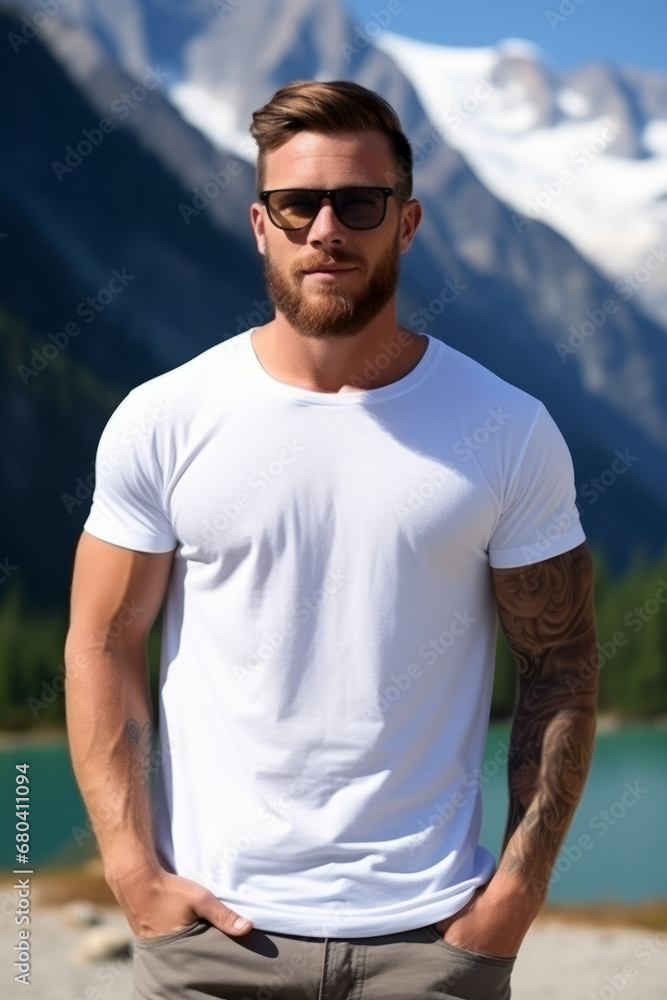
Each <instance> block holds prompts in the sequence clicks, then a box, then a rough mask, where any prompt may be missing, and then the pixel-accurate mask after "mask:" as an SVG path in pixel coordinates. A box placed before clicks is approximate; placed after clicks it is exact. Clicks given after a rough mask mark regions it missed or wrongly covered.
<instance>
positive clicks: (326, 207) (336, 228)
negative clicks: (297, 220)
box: [308, 198, 346, 246]
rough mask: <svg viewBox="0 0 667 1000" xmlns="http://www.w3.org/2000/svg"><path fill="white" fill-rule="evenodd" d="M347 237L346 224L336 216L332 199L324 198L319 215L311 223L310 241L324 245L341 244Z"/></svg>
mask: <svg viewBox="0 0 667 1000" xmlns="http://www.w3.org/2000/svg"><path fill="white" fill-rule="evenodd" d="M345 239H346V234H345V226H344V225H343V223H342V222H341V221H340V219H338V218H336V213H335V212H334V210H333V205H332V204H331V199H330V198H323V199H322V201H321V202H320V208H319V211H318V213H317V215H316V216H315V218H314V219H313V221H312V222H311V223H310V228H309V230H308V242H309V243H315V244H318V245H324V246H327V245H332V246H333V245H336V246H340V245H341V244H343V243H344V242H345Z"/></svg>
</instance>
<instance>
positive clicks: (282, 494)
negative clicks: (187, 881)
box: [85, 328, 585, 937]
mask: <svg viewBox="0 0 667 1000" xmlns="http://www.w3.org/2000/svg"><path fill="white" fill-rule="evenodd" d="M253 329H254V328H253ZM251 333H252V330H246V331H244V332H243V333H241V334H238V335H237V336H235V337H232V338H231V339H229V340H226V341H224V342H223V343H221V344H218V345H216V346H215V347H213V348H211V349H210V350H207V351H205V352H204V353H203V354H200V355H199V356H198V357H195V358H194V359H193V360H191V361H189V362H187V363H186V364H184V365H181V366H180V367H179V368H176V369H174V370H173V371H170V372H167V373H165V374H164V375H160V376H158V377H157V378H154V379H151V380H150V381H148V382H145V383H143V384H142V385H140V386H138V387H137V388H136V389H133V390H132V391H131V392H130V393H129V395H128V396H127V397H126V398H125V399H124V400H123V402H122V403H121V404H120V405H119V406H118V408H117V409H116V411H115V412H114V413H113V415H112V416H111V418H110V420H109V422H108V424H107V426H106V428H105V430H104V432H103V434H102V437H101V440H100V444H99V449H98V454H97V466H96V469H97V481H96V488H95V493H94V497H93V504H92V509H91V512H90V515H89V517H88V520H87V521H86V523H85V529H86V531H88V532H90V533H91V534H93V535H96V536H97V537H98V538H101V539H103V540H105V541H107V542H112V543H113V544H115V545H120V546H124V547H127V548H131V549H138V550H144V551H150V552H160V551H166V550H170V549H174V548H175V549H176V552H175V560H174V569H173V573H172V576H171V578H170V582H169V587H168V593H167V596H166V601H165V608H164V614H163V632H162V651H161V665H160V706H159V710H160V741H161V755H160V756H161V761H160V767H159V771H158V775H157V781H156V788H155V802H154V809H155V817H156V849H157V852H158V857H159V858H160V859H161V861H162V863H163V864H164V865H165V866H166V867H168V868H169V869H170V870H172V871H175V872H176V873H177V874H179V875H183V876H185V877H187V878H191V879H193V880H195V881H197V882H200V883H202V884H204V885H206V886H207V887H208V888H209V889H210V890H211V891H212V892H213V893H214V894H215V895H216V896H218V897H219V898H220V899H221V900H222V901H223V902H225V903H227V904H229V905H230V906H231V907H232V908H233V909H234V910H236V911H238V912H239V913H240V914H242V915H243V916H247V917H249V918H250V919H251V920H253V921H254V924H255V926H256V927H257V928H259V929H262V930H267V931H276V932H282V933H287V934H303V935H312V936H316V937H363V936H366V935H379V934H389V933H395V932H399V931H402V930H412V929H414V928H416V927H422V926H425V925H426V924H430V923H434V922H435V921H437V920H441V919H444V918H445V917H448V916H450V915H452V914H454V913H456V912H457V911H458V910H459V909H460V908H461V907H462V906H464V905H465V904H466V903H467V902H468V900H469V899H470V898H471V896H472V894H473V892H474V890H475V888H476V887H477V886H479V885H481V884H482V883H484V882H485V881H486V880H487V879H488V878H489V877H490V876H491V874H492V873H493V871H494V868H495V860H494V858H493V856H492V854H491V853H490V852H489V851H488V850H486V849H485V848H483V847H481V846H479V844H478V838H479V832H480V824H481V796H480V787H479V786H480V782H479V776H480V770H481V767H482V765H483V759H484V749H485V740H486V736H487V731H488V721H489V707H490V700H491V690H492V682H493V669H494V651H495V639H496V626H497V615H496V606H495V601H494V597H493V591H492V586H491V570H490V566H493V567H512V566H521V565H525V564H529V563H535V562H539V561H540V560H543V559H548V558H550V557H552V556H555V555H558V554H560V553H562V552H565V551H567V550H569V549H572V548H574V547H575V546H577V545H579V544H580V543H581V542H583V541H584V539H585V536H584V533H583V530H582V528H581V525H580V522H579V516H578V511H577V507H576V504H575V487H574V477H573V469H572V462H571V459H570V454H569V451H568V448H567V446H566V444H565V442H564V440H563V437H562V435H561V433H560V431H559V430H558V428H557V427H556V425H555V423H554V422H553V420H552V419H551V417H550V416H549V414H548V413H547V411H546V409H545V408H544V406H543V405H542V403H540V402H539V401H538V400H536V399H534V398H533V397H532V396H530V395H528V394H527V393H525V392H523V391H521V390H520V389H517V388H515V387H514V386H512V385H509V384H508V383H506V382H504V381H502V380H501V379H500V378H498V377H497V376H495V375H493V374H492V373H491V372H489V371H487V369H485V368H483V367H482V366H481V365H479V364H477V363H476V362H474V361H472V360H471V359H470V358H468V357H466V356H465V355H463V354H460V353H459V352H458V351H455V350H454V349H453V348H451V347H448V346H447V345H445V344H444V343H443V342H442V341H440V340H438V339H436V338H435V337H432V336H431V335H428V334H427V335H426V336H427V337H428V346H427V349H426V352H425V354H424V355H423V356H422V358H421V359H420V361H419V362H418V363H417V365H416V366H415V367H414V368H413V369H412V370H411V371H410V372H408V374H407V375H405V376H404V377H403V378H401V379H399V380H398V381H396V382H393V383H391V384H390V385H385V386H381V387H379V388H376V389H369V390H366V391H361V392H356V391H352V392H343V393H326V392H318V391H314V390H310V389H305V388H299V387H297V386H293V385H290V384H288V383H286V382H281V381H279V380H278V379H276V378H274V377H273V376H271V375H269V373H268V372H267V371H266V370H265V369H264V368H263V367H262V365H261V364H260V361H259V359H258V357H257V355H256V353H255V350H254V347H253V345H252V342H251ZM396 346H397V345H395V344H394V345H393V349H395V348H396ZM387 347H388V349H389V348H392V345H387ZM399 349H400V348H399ZM387 362H388V356H387V355H386V354H380V355H378V357H377V358H374V359H373V363H374V364H375V365H376V366H377V367H378V368H379V369H381V368H382V367H386V365H387Z"/></svg>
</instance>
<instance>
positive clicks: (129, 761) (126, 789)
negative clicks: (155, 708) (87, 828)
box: [65, 638, 158, 878]
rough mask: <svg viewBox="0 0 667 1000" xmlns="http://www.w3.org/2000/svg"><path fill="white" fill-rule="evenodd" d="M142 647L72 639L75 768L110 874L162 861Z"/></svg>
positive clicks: (68, 684)
mask: <svg viewBox="0 0 667 1000" xmlns="http://www.w3.org/2000/svg"><path fill="white" fill-rule="evenodd" d="M139 661H141V662H139ZM137 677H142V678H145V677H146V658H145V653H143V651H142V652H141V653H139V652H133V653H127V652H126V653H125V654H124V655H122V656H121V654H120V653H119V652H118V651H114V652H113V653H109V652H106V653H97V652H93V651H91V650H90V649H89V648H86V641H85V640H80V641H77V640H76V639H75V638H74V639H71V640H69V639H68V647H67V649H66V672H65V693H66V719H67V732H68V739H69V746H70V754H71V759H72V766H73V768H74V774H75V777H76V780H77V783H78V785H79V788H80V791H81V794H82V796H83V799H84V801H85V804H86V808H87V810H88V813H89V815H90V819H91V823H92V826H93V830H94V832H95V835H96V837H97V841H98V844H99V847H100V852H101V855H102V860H103V863H104V869H105V874H106V875H107V878H110V877H111V878H114V877H115V876H116V875H120V874H122V873H124V872H125V871H131V870H135V869H136V870H139V869H143V870H151V869H154V868H157V866H158V861H157V858H156V855H155V849H154V839H153V823H152V810H151V801H150V766H149V765H150V749H151V729H152V727H151V713H150V702H149V695H148V687H147V684H146V682H145V681H144V682H143V684H141V683H139V682H138V681H137V680H136V678H137Z"/></svg>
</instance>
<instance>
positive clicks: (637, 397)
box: [0, 0, 667, 1000]
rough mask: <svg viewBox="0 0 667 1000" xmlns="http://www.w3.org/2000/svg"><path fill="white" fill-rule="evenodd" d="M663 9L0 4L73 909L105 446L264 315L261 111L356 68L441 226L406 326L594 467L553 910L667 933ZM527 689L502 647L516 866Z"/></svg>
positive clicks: (40, 772)
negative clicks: (79, 713) (512, 737)
mask: <svg viewBox="0 0 667 1000" xmlns="http://www.w3.org/2000/svg"><path fill="white" fill-rule="evenodd" d="M666 29H667V13H666V10H665V7H664V4H663V3H662V0H636V2H634V3H632V4H628V3H627V2H625V0H617V2H607V3H605V4H604V6H602V5H601V4H599V3H595V0H558V2H555V0H554V3H553V4H552V6H548V5H547V4H546V3H545V4H543V3H539V2H535V0H509V2H507V3H503V4H493V3H492V2H491V0H469V2H467V3H466V4H465V5H463V4H450V3H437V2H435V0H433V2H429V0H377V3H375V4H372V3H367V2H365V0H326V2H321V0H114V2H113V3H112V2H111V0H107V2H105V0H67V2H66V0H40V2H38V3H35V2H25V3H19V2H11V3H9V2H6V0H0V51H1V55H0V86H1V87H2V94H3V96H4V100H3V101H2V102H0V136H1V137H2V145H3V149H2V156H1V157H0V332H1V334H2V345H3V353H4V364H3V365H2V372H1V378H2V382H3V386H2V388H3V391H2V394H1V396H0V405H1V406H2V418H3V425H4V426H5V428H6V431H7V433H6V434H5V437H4V441H3V444H2V450H1V453H0V454H1V461H2V469H3V479H4V491H3V494H4V501H5V509H4V514H3V527H4V536H5V540H4V547H3V549H2V551H1V552H0V560H2V562H1V564H0V584H1V587H0V657H1V661H0V731H1V733H2V738H1V743H0V780H1V782H2V787H3V788H5V789H10V788H11V786H12V785H13V782H14V778H15V776H16V773H17V772H16V765H17V764H18V763H24V762H27V763H29V765H30V768H29V775H30V780H31V789H32V796H33V799H32V804H31V819H30V822H31V841H30V843H31V860H32V862H33V863H34V865H35V868H36V871H37V869H38V871H39V874H41V879H42V881H41V884H42V889H43V893H44V894H45V895H44V897H43V898H44V899H46V898H47V895H48V893H47V890H46V888H45V887H46V886H47V885H52V886H54V885H55V881H53V879H55V876H56V875H57V874H58V873H60V875H62V877H63V878H65V876H67V878H68V879H69V883H67V884H68V885H69V886H70V890H67V889H65V890H63V889H62V885H63V884H65V883H64V882H63V881H62V879H61V882H60V883H59V885H60V886H61V888H60V889H59V890H57V891H56V890H55V889H53V892H54V893H56V895H57V894H58V892H59V893H60V895H59V897H58V898H59V899H62V900H65V899H67V898H69V897H71V896H72V894H74V896H75V897H78V896H83V897H86V895H88V896H91V897H92V896H95V898H98V900H99V901H105V900H106V901H107V902H108V901H110V899H111V897H110V895H109V894H108V893H106V895H105V889H104V886H103V884H102V883H101V880H100V878H99V857H98V855H97V853H96V847H95V839H94V837H93V835H92V833H91V830H90V825H89V823H88V821H87V819H86V814H85V810H84V809H83V806H82V803H81V800H80V798H79V796H78V792H77V790H76V787H75V784H74V781H73V777H72V772H71V767H70V764H69V758H68V754H67V747H66V742H65V738H64V704H63V686H64V684H63V671H64V667H63V653H62V650H63V644H64V639H65V632H66V623H67V602H68V585H69V577H70V572H71V560H72V554H73V549H74V546H75V543H76V540H77V538H78V536H79V533H80V531H81V527H82V525H83V522H84V521H85V519H86V517H87V514H88V510H89V508H90V502H91V497H92V491H93V486H94V475H93V467H94V458H95V449H96V446H97V442H98V439H99V436H100V434H101V431H102V429H103V427H104V425H105V423H106V421H107V419H108V418H109V416H110V414H111V413H112V411H113V410H114V408H115V407H116V406H117V404H118V403H119V402H120V401H121V399H123V398H124V396H125V395H126V394H127V393H128V392H129V391H130V390H131V389H132V388H133V387H134V386H136V385H137V384H139V383H140V382H143V381H145V380H147V379H149V378H152V377H153V376H155V375H158V374H160V373H162V372H165V371H167V370H169V369H171V368H174V367H175V366H177V365H179V364H182V363H184V362H185V361H188V360H189V359H190V358H192V357H194V356H195V355H196V354H199V353H201V352H202V351H204V350H206V349H207V348H209V347H211V346H212V345H214V344H216V343H218V342H220V341H221V340H224V339H226V338H228V337H231V336H234V335H235V334H237V333H240V332H242V331H243V330H246V329H247V328H249V327H251V326H256V325H259V324H261V323H264V322H266V321H267V320H268V319H269V318H271V316H272V314H273V313H272V308H271V305H270V303H269V302H268V300H267V298H266V293H265V289H264V287H263V282H262V270H261V264H260V258H259V256H258V254H257V251H256V248H255V244H254V238H253V235H252V231H251V227H250V222H249V211H248V209H249V205H250V203H251V201H253V200H254V197H255V192H254V161H255V146H254V142H253V141H252V140H251V138H250V136H249V134H248V125H249V123H250V119H251V113H252V111H253V110H254V109H255V108H257V107H259V106H260V105H262V104H264V103H265V102H266V101H267V100H268V99H269V98H270V97H271V95H272V94H273V93H274V92H275V90H276V89H278V87H280V86H281V85H282V84H284V83H286V82H288V81H290V80H294V79H303V78H312V79H322V80H334V79H350V80H355V81H357V82H359V83H361V84H363V85H364V86H366V87H370V88H371V89H373V90H376V91H378V92H379V93H380V94H382V95H383V96H384V97H385V98H386V99H387V100H388V101H389V102H390V103H391V104H392V106H393V107H394V108H395V109H396V111H397V113H398V115H399V117H400V119H401V121H402V123H403V128H404V131H405V132H406V134H407V135H408V137H409V139H410V141H411V143H412V147H413V151H414V160H415V173H414V182H415V192H414V193H415V197H418V198H419V199H420V200H421V201H422V203H423V206H424V209H425V217H424V220H423V222H422V224H421V227H420V229H419V230H418V232H417V236H416V238H415V240H414V242H413V244H412V248H411V251H410V253H409V254H407V255H405V256H403V257H402V258H401V283H400V292H399V319H400V321H401V322H402V323H404V324H405V325H406V326H408V327H410V328H411V329H413V330H415V331H418V332H428V333H429V334H431V335H432V336H435V337H438V338H440V339H442V340H444V341H446V342H447V343H448V344H450V345H451V346H453V347H455V348H457V349H458V350H460V351H462V352H464V353H465V354H468V355H469V356H471V357H473V358H474V359H476V360H477V361H479V362H480V363H482V364H483V365H485V366H486V367H488V368H490V369H491V370H492V371H494V372H496V373H497V374H498V375H500V376H501V377H502V378H504V379H506V380H507V381H509V382H511V383H513V384H514V385H517V386H520V387H521V388H522V389H524V390H526V391H528V392H530V393H532V394H533V395H535V396H537V397H539V398H540V399H541V400H543V402H544V403H545V405H546V406H547V408H548V409H549V411H550V413H551V414H552V416H553V417H554V419H555V420H556V422H557V423H558V425H559V427H560V428H561V430H562V432H563V434H564V436H565V438H566V440H567V442H568V445H569V447H570V450H571V453H572V456H573V460H574V467H575V474H576V481H577V502H578V507H579V511H580V514H581V519H582V524H583V526H584V530H585V532H586V534H587V537H588V540H589V544H590V545H591V547H592V550H593V553H594V557H595V564H596V601H597V610H598V630H599V639H600V666H601V668H602V669H601V671H600V687H601V694H600V713H601V714H600V723H599V727H598V736H597V744H596V751H595V758H594V763H593V769H592V772H591V775H590V778H589V782H588V786H587V789H586V794H585V797H584V800H583V801H582V803H581V805H580V807H579V810H578V813H577V818H576V820H575V823H574V825H573V827H572V830H571V832H570V835H569V837H568V840H567V845H566V847H565V850H564V852H563V854H562V855H561V859H560V861H559V866H558V869H557V871H556V874H555V876H554V879H553V881H552V886H551V892H550V898H549V901H550V905H551V907H553V908H560V911H561V912H562V913H564V914H567V915H569V916H572V914H575V915H576V913H579V914H584V913H585V914H587V915H588V917H589V918H590V919H593V918H595V919H598V920H599V919H601V918H602V916H604V914H605V913H606V914H607V915H608V914H610V913H611V914H614V915H615V917H614V918H615V919H616V918H618V919H621V920H622V919H625V920H626V922H629V921H634V922H635V923H638V924H639V925H641V926H642V927H645V928H653V931H654V932H655V931H658V932H659V933H662V932H663V931H664V930H665V929H667V927H666V923H665V921H666V919H667V916H666V914H667V902H666V901H667V866H666V865H665V863H664V828H665V821H666V820H667V807H666V800H665V793H664V777H663V774H664V763H665V758H666V751H667V56H666V55H665V38H666V37H667V31H666ZM159 629H160V623H159V621H158V622H157V623H156V626H155V628H154V630H153V633H152V635H151V638H150V642H149V654H150V662H151V683H152V685H153V691H154V692H155V684H156V678H157V651H158V647H159ZM514 697H515V671H514V666H513V662H512V658H511V656H510V655H509V652H508V650H507V648H506V646H505V645H504V642H503V641H502V639H501V638H499V643H498V657H497V669H496V683H495V690H494V700H493V709H492V725H491V728H490V732H489V743H488V752H487V758H488V759H487V765H488V767H487V771H486V772H485V778H486V780H485V781H484V783H483V790H484V796H485V819H484V829H483V838H482V839H483V842H484V843H485V844H486V845H487V846H488V847H489V848H490V849H491V850H493V851H494V852H495V853H496V855H497V851H498V847H499V845H500V841H501V838H502V832H503V827H504V822H505V810H506V801H507V796H506V791H505V780H506V779H505V769H504V766H503V765H502V763H498V761H501V760H502V756H503V755H502V752H500V753H499V748H501V747H502V745H503V742H504V741H506V740H507V737H508V734H509V725H510V718H511V714H512V710H513V705H514ZM154 705H155V698H154ZM496 757H497V761H496ZM4 794H6V795H7V796H9V795H10V792H9V791H6V792H3V795H4ZM2 815H3V816H4V819H2V828H1V829H0V867H1V868H2V873H3V874H4V875H6V879H5V881H6V882H7V884H8V885H10V884H11V879H12V877H13V876H12V874H11V873H12V869H13V865H14V864H15V862H14V816H13V811H8V810H4V809H3V811H2ZM582 838H583V840H582ZM583 844H586V846H585V847H584V846H583ZM591 845H592V846H591ZM51 876H53V879H52V881H51V882H49V878H51ZM35 878H37V875H35ZM95 879H97V882H95ZM93 884H95V885H96V886H97V888H95V890H94V891H93V888H92V887H93ZM10 898H13V897H12V896H11V892H9V890H8V891H7V892H5V895H4V897H3V906H2V911H3V912H2V916H1V917H0V923H1V924H2V926H3V927H7V926H10V925H11V924H12V922H13V917H12V918H11V919H10V918H9V917H8V914H9V910H7V906H6V905H5V903H6V901H7V900H8V899H10ZM662 936H663V938H665V943H666V944H667V937H665V935H664V934H662ZM656 940H657V939H656ZM656 947H657V946H656ZM660 947H662V945H661V946H660ZM610 961H611V960H610ZM612 964H613V963H612ZM636 964H637V966H638V967H639V964H640V963H639V959H636ZM609 969H610V971H609V972H608V973H607V975H608V977H609V976H613V975H614V974H615V973H614V971H613V968H612V966H611V965H610V966H609ZM598 971H599V970H598ZM126 978H127V977H126ZM587 982H588V981H587ZM609 982H610V983H611V979H609ZM606 983H607V980H605V978H604V977H603V976H602V973H601V972H600V974H599V975H598V976H597V979H595V978H594V979H592V980H591V986H590V989H591V991H592V992H595V991H596V990H598V991H600V990H601V989H602V988H603V986H605V984H606ZM643 983H644V985H643V987H642V989H643V990H644V992H639V993H637V994H636V995H637V996H643V997H648V996H651V997H653V996H654V995H655V996H656V997H657V996H659V995H660V996H667V993H659V992H656V993H655V994H654V993H650V992H648V987H647V983H648V980H647V979H646V978H644V980H643ZM119 984H120V985H119ZM67 988H68V989H69V990H70V993H66V992H63V993H62V996H63V997H65V996H70V995H73V994H72V987H71V984H70V985H68V986H67ZM122 988H124V987H123V981H122V977H121V976H120V975H119V976H118V977H116V979H115V980H114V985H113V986H110V987H109V988H108V991H107V993H106V994H105V995H106V996H107V997H108V998H109V1000H110V998H111V997H112V996H115V995H116V994H115V993H113V989H119V990H120V989H122ZM610 988H611V987H610ZM17 995H19V994H18V993H17ZM49 995H50V996H54V997H55V996H56V994H55V993H52V994H49ZM57 995H58V996H60V995H61V994H57ZM121 995H122V996H125V995H127V996H129V993H127V994H124V993H120V992H119V993H118V996H119V997H120V996H121ZM517 995H519V994H517ZM527 995H528V994H527ZM541 995H542V996H547V995H553V996H556V994H555V993H554V994H547V993H546V992H543V993H542V994H541ZM581 995H582V996H584V995H586V996H587V995H588V994H587V993H585V991H582V993H581ZM596 995H597V994H596ZM626 995H634V994H630V991H628V993H627V994H626Z"/></svg>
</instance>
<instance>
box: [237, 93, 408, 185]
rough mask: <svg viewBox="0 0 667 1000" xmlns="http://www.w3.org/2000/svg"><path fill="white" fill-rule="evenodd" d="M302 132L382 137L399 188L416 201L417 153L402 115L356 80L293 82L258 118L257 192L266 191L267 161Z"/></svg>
mask: <svg viewBox="0 0 667 1000" xmlns="http://www.w3.org/2000/svg"><path fill="white" fill-rule="evenodd" d="M299 132H322V133H324V134H327V135H336V134H338V133H344V132H382V133H384V134H385V135H386V136H387V137H388V138H389V143H390V146H391V149H392V152H393V154H394V157H395V159H396V168H397V175H398V177H399V182H398V184H397V187H398V189H399V190H400V191H402V193H403V194H405V195H406V197H408V198H411V197H412V149H411V148H410V143H409V142H408V139H407V137H406V136H405V135H404V133H403V131H402V129H401V123H400V121H399V120H398V115H397V114H396V112H395V111H394V109H393V108H392V106H391V105H390V104H389V103H388V102H387V101H385V99H384V98H383V97H381V96H380V95H379V94H376V93H375V91H373V90H368V89H367V88H366V87H362V86H361V85H360V84H358V83H353V82H352V81H351V80H331V81H327V82H322V81H319V80H293V81H292V82H291V83H287V84H285V86H284V87H281V88H280V90H277V91H276V92H275V94H274V95H273V97H272V98H271V100H270V101H269V102H268V103H267V104H265V105H264V106H263V107H261V108H258V109H257V111H254V112H253V115H252V124H251V125H250V134H251V135H252V137H253V139H254V140H255V142H256V143H257V146H258V154H257V173H256V181H257V191H258V193H259V192H260V191H261V190H262V189H263V187H264V157H265V156H266V154H267V153H269V152H271V151H273V150H274V149H278V148H279V147H280V146H282V145H283V144H284V143H286V142H288V141H289V140H290V139H291V138H292V137H293V136H295V135H297V134H298V133H299Z"/></svg>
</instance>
